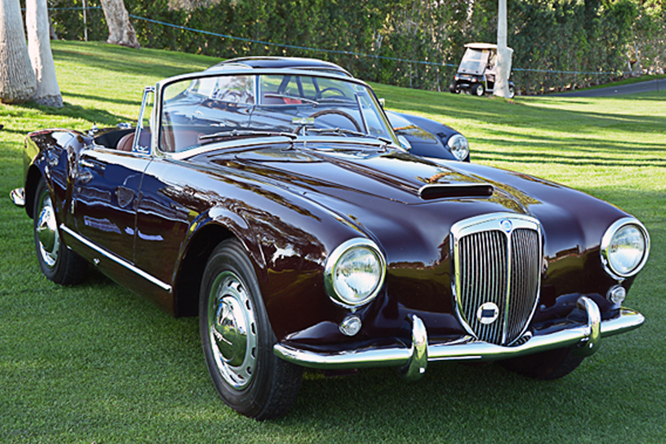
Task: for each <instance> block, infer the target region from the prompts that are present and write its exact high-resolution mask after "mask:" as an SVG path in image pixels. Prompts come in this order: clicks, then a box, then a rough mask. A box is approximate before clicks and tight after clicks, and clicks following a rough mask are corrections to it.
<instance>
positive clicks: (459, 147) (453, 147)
mask: <svg viewBox="0 0 666 444" xmlns="http://www.w3.org/2000/svg"><path fill="white" fill-rule="evenodd" d="M446 146H447V148H448V149H449V151H450V152H451V154H453V157H455V158H456V160H458V161H460V162H462V161H463V160H465V159H467V156H469V141H468V140H467V137H465V136H463V135H462V134H454V135H453V136H451V137H449V140H447V141H446Z"/></svg>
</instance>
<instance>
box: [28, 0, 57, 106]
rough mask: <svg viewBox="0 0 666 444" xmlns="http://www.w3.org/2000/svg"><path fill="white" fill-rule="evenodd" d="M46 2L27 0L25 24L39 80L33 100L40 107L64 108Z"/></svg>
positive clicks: (29, 47) (31, 55) (36, 75)
mask: <svg viewBox="0 0 666 444" xmlns="http://www.w3.org/2000/svg"><path fill="white" fill-rule="evenodd" d="M47 8H48V6H47V5H46V0H26V4H25V23H26V28H27V29H28V53H29V54H30V61H31V62H32V69H33V70H34V72H35V78H36V79H37V91H35V95H34V96H33V97H32V100H34V101H35V102H37V103H39V104H40V105H48V106H54V107H56V108H60V107H62V95H61V94H60V88H59V87H58V80H57V79H56V71H55V64H54V63H53V53H51V36H50V35H49V34H50V33H49V16H48V9H47Z"/></svg>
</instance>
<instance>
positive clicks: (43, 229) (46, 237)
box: [35, 195, 60, 268]
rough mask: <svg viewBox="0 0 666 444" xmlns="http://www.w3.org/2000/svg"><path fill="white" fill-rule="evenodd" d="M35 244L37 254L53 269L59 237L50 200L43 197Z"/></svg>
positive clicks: (46, 196)
mask: <svg viewBox="0 0 666 444" xmlns="http://www.w3.org/2000/svg"><path fill="white" fill-rule="evenodd" d="M35 231H36V233H37V242H38V243H39V253H40V255H41V257H42V259H43V261H44V263H45V264H46V266H47V267H49V268H53V267H54V266H55V264H56V262H57V261H58V249H59V248H60V236H59V235H58V224H57V222H56V218H55V211H54V210H53V204H52V202H51V198H50V197H49V196H48V195H45V196H44V198H43V199H42V205H41V211H40V212H39V218H38V219H37V228H36V229H35Z"/></svg>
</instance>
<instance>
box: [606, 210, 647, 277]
mask: <svg viewBox="0 0 666 444" xmlns="http://www.w3.org/2000/svg"><path fill="white" fill-rule="evenodd" d="M627 226H633V227H635V228H637V229H638V231H639V232H640V233H641V235H642V237H643V245H644V248H643V256H642V257H641V260H640V261H639V262H638V264H637V265H636V266H635V267H634V268H632V269H631V270H630V271H628V272H623V271H621V270H618V269H617V268H616V267H614V266H613V261H612V260H611V254H612V252H611V251H610V249H611V245H612V244H613V238H614V237H615V235H616V234H617V233H618V232H619V231H620V230H621V229H623V228H625V227H627ZM600 253H601V263H602V264H603V266H604V269H605V270H606V273H608V274H609V275H610V276H611V277H613V278H614V279H617V280H618V281H622V280H624V279H626V278H630V277H632V276H635V275H636V274H638V273H639V272H640V271H641V270H642V269H643V267H644V266H645V263H646V262H647V260H648V257H649V256H650V234H649V233H648V231H647V229H646V228H645V226H644V225H643V224H642V223H640V222H639V221H638V220H637V219H635V218H633V217H623V218H621V219H618V220H617V221H615V222H614V223H613V224H611V226H610V227H608V229H607V230H606V232H605V233H604V235H603V237H602V238H601V245H600Z"/></svg>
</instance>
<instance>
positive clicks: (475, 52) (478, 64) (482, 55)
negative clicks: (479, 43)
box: [458, 48, 490, 75]
mask: <svg viewBox="0 0 666 444" xmlns="http://www.w3.org/2000/svg"><path fill="white" fill-rule="evenodd" d="M489 55H490V51H488V50H487V49H486V50H479V49H472V48H467V50H466V51H465V55H464V56H463V58H462V61H461V62H460V66H459V67H458V72H459V73H464V74H476V75H481V74H483V72H484V71H485V69H486V64H487V63H488V56H489Z"/></svg>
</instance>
